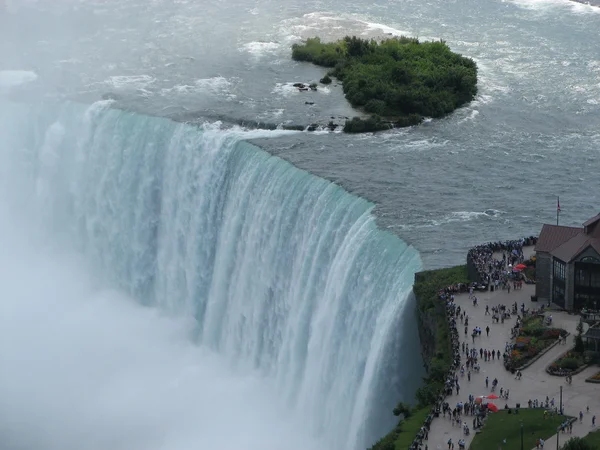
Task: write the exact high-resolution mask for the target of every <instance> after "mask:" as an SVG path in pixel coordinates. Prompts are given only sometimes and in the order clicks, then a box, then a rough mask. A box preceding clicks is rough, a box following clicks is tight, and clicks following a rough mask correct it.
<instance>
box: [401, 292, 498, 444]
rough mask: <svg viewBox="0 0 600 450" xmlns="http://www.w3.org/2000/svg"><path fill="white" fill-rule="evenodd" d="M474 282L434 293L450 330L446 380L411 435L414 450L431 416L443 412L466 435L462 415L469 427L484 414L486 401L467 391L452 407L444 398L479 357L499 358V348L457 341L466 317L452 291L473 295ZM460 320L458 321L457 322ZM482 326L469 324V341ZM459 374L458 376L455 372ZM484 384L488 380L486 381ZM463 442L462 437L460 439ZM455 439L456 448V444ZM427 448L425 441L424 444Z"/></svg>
mask: <svg viewBox="0 0 600 450" xmlns="http://www.w3.org/2000/svg"><path fill="white" fill-rule="evenodd" d="M475 286H477V283H473V284H471V285H466V284H462V283H461V284H456V285H452V286H448V287H447V288H445V289H443V290H441V291H440V292H439V294H438V298H439V300H440V301H441V302H444V304H445V306H446V317H447V319H448V328H449V330H450V340H451V345H452V361H453V363H452V366H451V368H450V371H449V372H448V374H447V376H446V382H445V386H444V390H443V392H441V393H440V394H439V397H438V400H437V402H436V404H435V405H434V407H433V409H432V411H431V412H430V414H429V415H428V416H427V418H426V420H425V423H424V424H423V426H422V427H421V429H420V431H419V433H418V434H417V436H416V437H415V439H414V441H413V443H412V446H411V449H414V450H417V449H420V448H422V447H421V445H422V444H423V440H427V437H428V434H429V429H430V426H431V423H432V421H433V419H434V418H435V417H440V415H442V416H443V417H444V418H445V417H446V416H447V417H448V419H449V420H451V421H452V424H453V425H456V426H457V427H462V431H463V434H464V435H465V436H468V435H469V434H470V433H471V427H470V425H469V424H468V423H467V422H466V420H465V418H466V416H472V417H473V420H472V427H473V429H477V428H479V427H480V426H482V423H483V418H485V416H486V415H487V414H488V408H487V404H486V403H483V402H481V398H479V401H478V399H477V398H475V397H474V396H473V395H472V394H469V395H468V399H467V401H465V402H458V403H457V404H456V405H455V406H454V407H450V405H449V404H448V402H446V397H447V396H450V395H452V394H453V392H454V391H455V390H456V394H457V395H459V394H460V389H461V383H462V380H463V379H464V378H465V377H466V378H467V381H468V382H470V381H471V375H472V373H473V372H477V373H478V372H479V370H480V360H482V361H484V362H486V363H489V362H493V361H500V354H501V353H500V350H495V349H492V350H489V349H484V348H483V347H481V348H475V347H471V348H469V345H468V344H466V343H465V342H463V343H462V344H461V342H460V338H459V326H461V327H462V326H465V330H468V327H469V317H468V315H467V314H466V312H465V311H464V310H462V309H461V307H460V306H459V305H456V304H455V303H454V294H457V293H467V292H468V293H469V296H470V297H472V298H474V287H475ZM459 322H460V325H459ZM482 331H483V330H482V328H481V327H479V326H475V327H474V328H473V333H472V337H473V343H474V342H475V340H476V338H480V337H481V335H482ZM485 332H486V335H489V332H490V329H489V327H486V329H485ZM463 355H465V357H466V358H465V363H464V364H462V359H463ZM459 375H460V376H459ZM492 383H493V386H492V388H491V391H490V392H494V390H495V388H496V384H497V383H498V380H494V381H493V382H492ZM486 387H488V382H487V381H486ZM501 395H502V397H503V398H508V395H509V393H508V390H506V391H505V390H504V389H503V388H501ZM461 441H462V443H463V446H464V440H461ZM460 443H461V442H459V448H460ZM426 448H427V445H426Z"/></svg>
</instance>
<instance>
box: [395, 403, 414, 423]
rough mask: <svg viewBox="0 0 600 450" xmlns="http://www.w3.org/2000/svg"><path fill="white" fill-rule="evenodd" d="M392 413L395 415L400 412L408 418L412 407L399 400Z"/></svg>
mask: <svg viewBox="0 0 600 450" xmlns="http://www.w3.org/2000/svg"><path fill="white" fill-rule="evenodd" d="M393 413H394V415H395V416H399V415H400V414H402V415H403V416H404V418H405V419H408V418H409V417H410V416H411V415H412V409H411V407H410V406H409V405H407V404H406V403H402V402H400V403H398V405H397V406H396V407H395V408H394V411H393Z"/></svg>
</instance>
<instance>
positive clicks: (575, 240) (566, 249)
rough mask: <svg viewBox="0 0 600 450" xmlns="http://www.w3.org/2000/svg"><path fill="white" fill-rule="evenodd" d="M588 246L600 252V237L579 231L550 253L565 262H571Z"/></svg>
mask: <svg viewBox="0 0 600 450" xmlns="http://www.w3.org/2000/svg"><path fill="white" fill-rule="evenodd" d="M588 247H592V248H593V249H594V250H595V251H596V253H598V254H600V239H598V238H594V237H592V236H589V235H587V234H585V233H579V234H577V235H575V236H573V237H572V238H571V239H569V240H568V241H566V242H564V243H563V244H562V245H559V246H558V247H556V248H555V249H554V250H552V251H551V252H550V253H551V254H552V256H554V257H555V258H558V259H560V260H562V261H564V262H570V261H572V260H573V259H575V257H577V256H578V255H579V254H580V253H581V252H583V251H584V250H585V249H587V248H588Z"/></svg>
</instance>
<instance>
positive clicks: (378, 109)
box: [365, 98, 385, 115]
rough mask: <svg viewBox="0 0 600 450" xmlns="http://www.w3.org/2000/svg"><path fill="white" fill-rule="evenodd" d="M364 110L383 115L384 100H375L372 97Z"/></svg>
mask: <svg viewBox="0 0 600 450" xmlns="http://www.w3.org/2000/svg"><path fill="white" fill-rule="evenodd" d="M365 111H367V112H370V113H373V114H379V115H383V114H384V113H385V102H384V101H383V100H376V99H374V98H372V99H371V100H369V101H368V102H367V104H366V105H365Z"/></svg>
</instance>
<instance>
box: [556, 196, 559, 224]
mask: <svg viewBox="0 0 600 450" xmlns="http://www.w3.org/2000/svg"><path fill="white" fill-rule="evenodd" d="M559 214H560V197H556V226H558V215H559Z"/></svg>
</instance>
